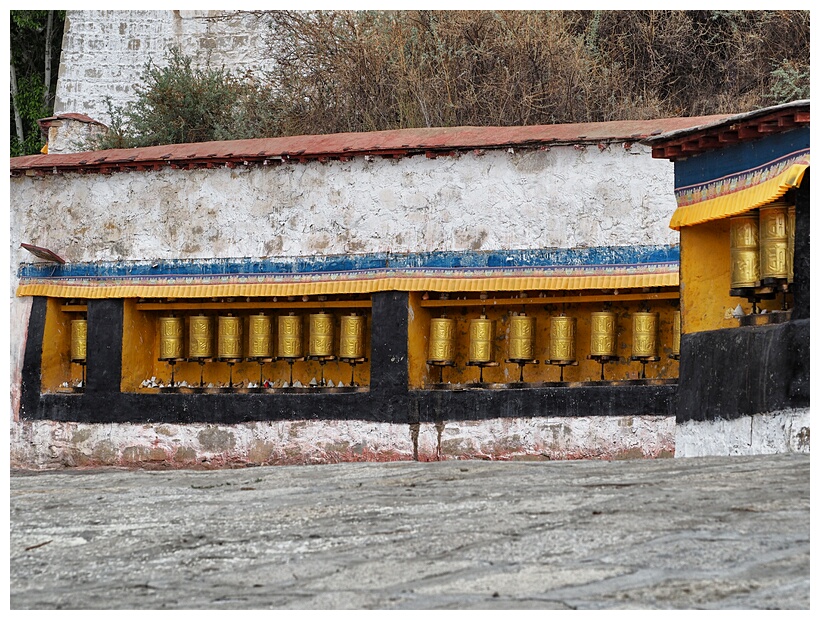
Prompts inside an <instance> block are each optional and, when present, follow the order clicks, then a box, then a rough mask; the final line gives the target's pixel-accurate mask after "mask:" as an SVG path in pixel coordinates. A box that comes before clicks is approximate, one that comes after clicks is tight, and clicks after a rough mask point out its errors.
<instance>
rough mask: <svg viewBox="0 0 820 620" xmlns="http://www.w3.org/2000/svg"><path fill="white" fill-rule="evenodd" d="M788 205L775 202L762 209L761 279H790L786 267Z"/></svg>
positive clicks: (779, 201)
mask: <svg viewBox="0 0 820 620" xmlns="http://www.w3.org/2000/svg"><path fill="white" fill-rule="evenodd" d="M788 210H789V207H788V205H787V204H786V203H785V202H783V201H781V200H775V201H774V202H772V203H769V204H767V205H765V206H762V207H760V279H761V280H763V279H764V278H777V279H782V280H786V279H787V278H788V277H789V271H788V267H787V265H786V255H787V254H788V247H789V239H788V235H787V234H786V220H787V219H788Z"/></svg>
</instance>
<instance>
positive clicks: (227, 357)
mask: <svg viewBox="0 0 820 620" xmlns="http://www.w3.org/2000/svg"><path fill="white" fill-rule="evenodd" d="M216 351H217V357H218V358H219V360H220V361H222V362H227V363H228V370H229V375H228V388H229V389H232V388H233V365H234V364H235V363H236V362H239V361H242V319H241V318H240V317H238V316H232V315H230V314H228V315H227V316H220V317H219V321H218V328H217V347H216Z"/></svg>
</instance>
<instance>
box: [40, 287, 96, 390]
mask: <svg viewBox="0 0 820 620" xmlns="http://www.w3.org/2000/svg"><path fill="white" fill-rule="evenodd" d="M63 303H65V302H64V300H62V299H55V298H49V299H48V300H47V301H46V321H45V327H44V329H43V356H42V362H41V390H42V391H43V392H45V393H47V392H55V391H58V390H59V389H61V387H60V386H61V385H62V384H63V383H64V382H68V383H69V385H74V384H76V383H77V382H78V381H80V379H81V378H82V367H81V366H79V365H78V364H72V363H71V360H70V358H71V320H72V319H80V318H85V315H84V314H82V313H76V312H63V311H62V310H61V306H62V305H63Z"/></svg>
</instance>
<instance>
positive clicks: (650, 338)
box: [632, 312, 658, 358]
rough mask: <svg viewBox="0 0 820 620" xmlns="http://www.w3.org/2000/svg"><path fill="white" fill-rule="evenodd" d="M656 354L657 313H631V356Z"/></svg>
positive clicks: (652, 355)
mask: <svg viewBox="0 0 820 620" xmlns="http://www.w3.org/2000/svg"><path fill="white" fill-rule="evenodd" d="M657 354H658V313H657V312H636V313H635V314H633V315H632V357H635V358H651V357H657Z"/></svg>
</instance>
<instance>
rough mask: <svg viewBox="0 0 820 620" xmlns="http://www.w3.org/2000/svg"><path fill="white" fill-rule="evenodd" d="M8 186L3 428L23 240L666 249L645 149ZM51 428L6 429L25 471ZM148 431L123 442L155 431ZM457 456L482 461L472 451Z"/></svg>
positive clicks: (267, 251) (53, 245)
mask: <svg viewBox="0 0 820 620" xmlns="http://www.w3.org/2000/svg"><path fill="white" fill-rule="evenodd" d="M10 185H11V192H10V196H11V204H10V207H11V214H12V216H11V237H10V241H11V243H10V253H11V265H10V267H11V290H10V294H11V298H12V303H11V316H12V330H11V381H12V412H11V413H12V415H11V417H12V420H14V419H16V417H17V415H18V412H19V377H20V369H21V366H22V360H23V351H24V347H25V334H26V329H27V323H28V312H29V308H30V300H28V299H26V298H19V297H15V290H16V286H17V277H16V270H17V268H18V266H19V264H20V263H21V262H31V261H32V260H33V257H32V256H31V255H30V254H28V253H27V252H26V251H25V250H23V249H21V248H20V243H21V242H26V243H32V244H35V245H39V246H44V247H47V248H49V249H51V250H53V251H54V252H56V253H57V254H58V255H60V256H62V257H63V258H65V259H66V260H68V261H69V262H85V261H100V260H104V261H118V260H123V261H130V260H155V259H172V258H188V259H191V258H241V257H264V256H313V255H325V254H343V253H368V252H380V251H392V252H397V253H398V252H420V251H433V250H506V249H540V248H550V247H562V248H571V247H595V246H617V245H660V244H670V243H676V242H677V239H678V234H677V233H676V232H674V231H672V230H670V229H669V228H668V226H667V223H668V221H669V218H670V216H671V214H672V211H673V210H674V208H675V203H674V198H673V197H672V194H671V192H670V191H669V188H670V187H671V186H672V164H671V163H670V162H668V161H666V160H654V159H652V157H651V155H650V151H649V149H648V148H646V147H644V146H642V145H633V146H631V148H630V149H628V150H627V149H625V148H624V147H623V145H621V144H613V145H611V146H609V147H608V148H606V149H604V150H603V151H601V150H599V149H598V148H597V147H591V148H581V149H576V148H575V147H572V146H568V147H554V148H552V149H550V150H522V151H516V152H508V151H507V150H490V151H487V152H486V153H485V154H484V155H477V154H474V153H470V154H464V155H461V156H457V157H441V158H438V159H428V158H426V157H424V156H414V157H406V158H403V159H382V158H373V159H372V160H366V159H365V158H356V159H354V160H352V161H349V162H344V163H343V162H338V161H333V162H329V163H324V164H323V163H319V162H312V163H307V164H298V163H294V164H282V165H280V166H264V167H263V166H253V167H248V168H243V167H239V168H233V169H228V168H220V169H213V170H194V171H184V170H172V169H170V168H165V169H162V170H160V171H154V172H129V173H113V174H107V175H104V174H85V175H81V174H65V175H46V176H44V177H27V176H22V177H14V178H12V179H11V180H10ZM596 421H597V423H600V421H601V419H600V418H596ZM488 424H490V423H488ZM88 426H89V428H95V427H94V425H88ZM467 426H468V425H461V427H460V428H462V427H463V428H466V427H467ZM490 426H492V424H490ZM54 428H62V426H61V425H55V424H51V423H35V424H31V423H17V424H13V438H12V443H13V453H14V454H17V455H20V456H19V458H20V459H21V462H25V458H29V457H30V458H32V459H35V460H33V461H31V462H32V463H35V462H36V463H41V462H43V463H45V462H48V458H45V457H43V456H42V454H41V452H39V451H41V450H44V449H46V447H47V446H54V445H61V444H59V441H58V440H57V439H54V438H49V437H51V433H52V429H54ZM72 428H73V427H72ZM152 428H153V427H152V426H150V425H148V426H147V427H142V426H135V427H133V428H131V427H128V428H126V427H123V430H122V431H121V432H122V433H125V434H126V436H128V433H131V434H132V436H134V437H137V436H139V437H143V435H144V436H152V434H153V433H154V431H153V430H152ZM328 428H330V427H328ZM334 428H335V427H334ZM488 428H489V427H488ZM493 428H495V427H493ZM254 429H256V426H254V425H245V426H242V427H238V429H237V432H238V433H240V434H242V435H243V436H245V435H247V436H248V437H252V436H254V433H256V432H257V430H254ZM499 429H500V427H499ZM499 429H496V430H498V431H499V432H501V431H500V430H499ZM201 430H202V427H200V426H197V427H191V428H190V429H188V430H186V431H185V432H186V433H199V432H200V431H201ZM53 432H57V431H53ZM60 432H62V431H60ZM95 432H97V431H95ZM100 432H102V431H100ZM117 432H118V433H119V432H120V431H117ZM334 432H335V431H333V430H332V429H331V430H329V431H328V433H329V435H328V437H331V436H333V433H334ZM391 432H392V431H391ZM396 432H399V431H396ZM400 432H401V433H406V432H407V431H406V429H404V430H401V431H400ZM482 432H483V431H482ZM538 432H541V431H538ZM41 433H45V434H44V435H43V434H41ZM530 434H531V433H530ZM536 434H537V433H536ZM424 437H425V435H424V434H422V436H421V438H420V440H419V441H420V444H421V445H426V444H425V443H424V441H425V440H424ZM446 439H454V438H453V437H448V438H445V440H446ZM499 439H500V436H499ZM55 441H57V444H55ZM123 441H124V442H125V443H123V444H122V445H123V446H125V445H128V443H127V442H126V441H125V439H123ZM129 441H132V440H129ZM133 441H134V442H136V443H135V444H134V445H137V444H139V445H142V444H141V443H139V442H138V441H137V439H133ZM140 441H142V439H140ZM243 441H245V440H243ZM247 441H251V440H250V439H247ZM482 441H483V440H482ZM246 443H247V442H246ZM309 443H310V442H305V444H304V445H308V444H309ZM484 443H486V442H484ZM536 444H537V442H535V443H533V446H536ZM118 445H119V444H118ZM243 445H244V444H243ZM398 445H399V444H396V446H398ZM447 445H449V444H447ZM632 447H634V446H632ZM90 449H91V450H92V451H93V448H90ZM243 449H244V448H243ZM396 449H399V448H396ZM402 449H404V448H402ZM469 449H470V450H474V452H475V454H480V451H481V450H482V449H483V448H482V447H481V445H480V444H477V445H476V446H473V448H469ZM536 449H537V448H536V447H533V448H532V450H536ZM60 450H62V448H60ZM527 450H529V448H527ZM527 450H525V452H527ZM135 454H138V455H139V454H142V452H140V450H137V451H136V452H135ZM24 455H28V457H25V456H24ZM16 458H17V457H16ZM44 458H45V460H43V459H44ZM243 458H244V457H243ZM311 458H312V457H311Z"/></svg>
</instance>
